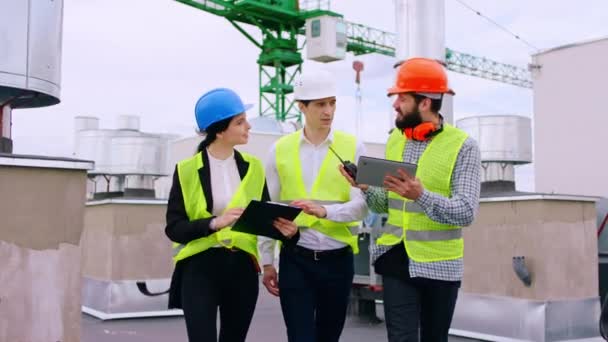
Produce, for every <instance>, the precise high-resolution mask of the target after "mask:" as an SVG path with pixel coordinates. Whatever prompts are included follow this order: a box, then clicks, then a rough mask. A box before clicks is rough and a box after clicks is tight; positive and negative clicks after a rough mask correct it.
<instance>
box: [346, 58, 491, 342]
mask: <svg viewBox="0 0 608 342" xmlns="http://www.w3.org/2000/svg"><path fill="white" fill-rule="evenodd" d="M445 94H454V93H453V92H452V90H451V89H450V88H449V87H448V78H447V74H446V72H445V70H444V68H443V66H442V65H441V64H440V63H439V62H437V61H435V60H432V59H426V58H412V59H408V60H406V61H405V62H404V63H402V64H401V66H400V67H399V70H398V73H397V78H396V82H395V84H394V86H393V87H392V88H390V89H389V90H388V95H389V96H392V97H394V102H393V108H394V109H395V111H396V116H397V117H396V120H395V126H396V128H395V129H393V131H392V133H391V134H390V137H389V139H388V142H387V144H386V159H389V160H394V161H400V162H407V163H413V164H416V165H417V168H416V174H408V172H406V171H405V170H404V169H400V170H398V171H397V174H390V175H387V176H386V177H385V178H384V186H383V187H373V186H368V185H366V184H356V185H357V186H358V187H359V188H360V189H361V190H363V191H364V193H365V197H366V201H367V204H368V206H369V207H370V209H371V210H372V211H374V212H377V213H388V220H387V223H386V226H385V227H384V228H385V229H384V231H383V233H382V235H381V236H380V237H379V238H378V240H377V241H376V244H375V246H374V247H373V248H372V252H371V258H372V260H373V262H374V267H375V271H376V273H378V274H381V275H382V282H383V296H384V313H385V318H386V327H387V330H388V340H389V341H390V342H403V341H418V340H419V337H420V340H421V341H433V342H436V341H447V340H448V331H449V328H450V324H451V321H452V316H453V314H454V308H455V305H456V298H457V296H458V290H459V288H460V283H461V280H462V274H463V249H464V244H463V239H462V227H465V226H468V225H470V224H471V223H472V222H473V220H474V219H475V215H476V212H477V209H478V207H479V192H480V183H481V157H480V151H479V147H478V145H477V143H476V142H475V140H473V139H472V138H470V137H469V136H468V135H467V134H466V133H465V132H464V131H462V130H460V129H458V128H455V127H453V126H452V125H449V124H448V123H445V122H444V121H443V116H442V115H441V114H440V110H441V104H442V100H443V97H444V95H445ZM342 173H343V176H344V177H346V178H347V179H348V180H349V181H350V182H351V184H353V185H355V182H354V181H353V179H352V178H350V177H349V176H348V174H347V173H346V172H344V171H343V172H342ZM419 329H420V335H419Z"/></svg>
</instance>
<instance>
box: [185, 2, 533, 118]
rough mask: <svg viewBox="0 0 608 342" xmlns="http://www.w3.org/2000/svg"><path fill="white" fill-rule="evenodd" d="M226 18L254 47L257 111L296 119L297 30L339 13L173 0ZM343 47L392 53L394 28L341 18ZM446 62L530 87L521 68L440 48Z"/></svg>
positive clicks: (311, 6)
mask: <svg viewBox="0 0 608 342" xmlns="http://www.w3.org/2000/svg"><path fill="white" fill-rule="evenodd" d="M175 1H178V2H181V3H184V4H186V5H189V6H192V7H195V8H198V9H201V10H203V11H206V12H209V13H212V14H215V15H218V16H222V17H224V18H226V19H227V20H228V21H229V22H230V23H231V24H232V25H233V26H234V27H235V28H236V29H237V30H239V32H241V33H242V34H243V35H245V37H247V39H249V40H250V41H251V42H252V43H253V44H255V45H256V46H257V47H258V48H260V50H261V52H260V56H259V58H258V60H257V63H258V65H259V75H260V77H259V82H260V101H259V106H260V107H259V111H260V115H261V116H274V117H275V118H276V119H277V120H279V121H285V120H289V119H297V120H298V121H300V120H301V117H300V113H299V111H298V110H297V108H296V107H295V103H294V101H293V100H290V99H289V97H288V95H289V94H291V93H292V92H293V86H292V84H293V80H294V78H295V76H296V75H297V74H298V73H299V72H300V71H301V69H302V63H303V60H302V54H301V53H300V51H301V50H302V47H299V46H298V35H301V34H304V33H305V31H304V27H305V23H306V19H308V18H314V17H317V16H321V15H330V16H334V17H340V18H342V15H340V14H338V13H335V12H331V11H329V1H328V0H324V1H319V0H302V1H298V0H175ZM241 24H249V25H253V26H257V27H258V28H259V29H260V30H261V32H262V42H259V41H257V40H256V39H255V38H253V37H252V36H251V35H250V34H249V33H248V32H247V31H246V30H244V29H243V27H242V26H241ZM346 30H347V46H346V50H347V51H349V52H352V53H354V54H355V55H362V54H368V53H379V54H383V55H387V56H394V55H395V41H396V37H395V34H393V33H390V32H385V31H381V30H377V29H374V28H370V27H367V26H363V25H360V24H354V23H349V22H346ZM445 60H446V67H447V68H448V69H449V70H452V71H456V72H460V73H463V74H466V75H471V76H476V77H481V78H485V79H490V80H495V81H499V82H504V83H508V84H512V85H516V86H520V87H527V88H531V86H532V81H531V79H530V75H529V72H528V71H527V70H526V69H522V68H518V67H515V66H512V65H508V64H503V63H499V62H495V61H491V60H488V59H485V58H479V57H475V56H471V55H467V54H464V53H461V52H457V51H454V50H451V49H446V59H445Z"/></svg>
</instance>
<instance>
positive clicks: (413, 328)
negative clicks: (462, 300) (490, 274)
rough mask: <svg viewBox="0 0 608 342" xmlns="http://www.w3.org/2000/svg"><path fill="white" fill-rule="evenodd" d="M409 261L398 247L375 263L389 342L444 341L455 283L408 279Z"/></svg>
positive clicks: (457, 285) (456, 282)
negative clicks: (381, 284)
mask: <svg viewBox="0 0 608 342" xmlns="http://www.w3.org/2000/svg"><path fill="white" fill-rule="evenodd" d="M408 265H409V258H408V256H407V254H406V252H405V248H403V245H401V244H399V245H398V246H397V247H394V248H392V249H391V250H390V251H388V252H387V253H386V254H385V255H383V256H382V257H380V258H379V259H378V261H376V264H375V266H376V272H378V273H380V274H382V283H383V287H384V292H383V295H384V317H385V319H386V329H387V332H388V341H389V342H418V341H422V342H447V341H448V332H449V330H450V325H451V323H452V316H453V315H454V308H455V306H456V299H457V297H458V289H459V288H460V282H459V281H441V280H434V279H427V278H418V277H416V278H411V277H410V275H409V271H408Z"/></svg>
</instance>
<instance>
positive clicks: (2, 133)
mask: <svg viewBox="0 0 608 342" xmlns="http://www.w3.org/2000/svg"><path fill="white" fill-rule="evenodd" d="M12 111H13V109H12V108H11V106H10V105H5V106H2V107H0V153H13V140H12V139H11V136H12V135H11V121H12V118H11V115H12Z"/></svg>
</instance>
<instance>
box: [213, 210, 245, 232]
mask: <svg viewBox="0 0 608 342" xmlns="http://www.w3.org/2000/svg"><path fill="white" fill-rule="evenodd" d="M243 211H245V209H243V208H232V209H228V210H226V212H225V213H223V214H222V215H220V216H218V217H216V218H215V219H214V221H213V225H212V227H211V229H213V230H220V229H224V228H226V227H230V226H232V225H233V224H234V222H236V220H238V219H239V217H241V214H242V213H243Z"/></svg>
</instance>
